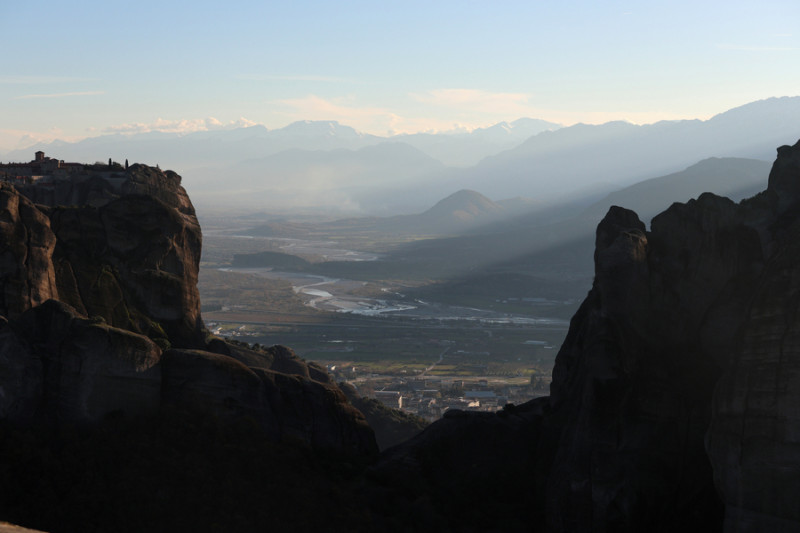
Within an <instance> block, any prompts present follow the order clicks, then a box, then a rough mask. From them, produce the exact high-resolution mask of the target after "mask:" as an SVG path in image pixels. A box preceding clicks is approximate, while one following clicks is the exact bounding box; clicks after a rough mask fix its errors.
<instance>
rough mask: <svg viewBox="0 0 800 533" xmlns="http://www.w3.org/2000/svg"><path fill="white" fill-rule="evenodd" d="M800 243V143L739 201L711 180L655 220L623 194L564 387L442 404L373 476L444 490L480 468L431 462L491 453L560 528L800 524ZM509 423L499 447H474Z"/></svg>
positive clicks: (523, 506)
mask: <svg viewBox="0 0 800 533" xmlns="http://www.w3.org/2000/svg"><path fill="white" fill-rule="evenodd" d="M798 242H800V143H798V144H796V145H795V146H793V147H789V146H784V147H781V148H779V149H778V158H777V160H776V162H775V164H774V166H773V168H772V171H771V173H770V177H769V183H768V188H767V190H766V191H764V192H762V193H760V194H758V195H757V196H755V197H753V198H750V199H747V200H743V201H742V202H740V203H739V204H735V203H734V202H732V201H730V200H728V199H727V198H722V197H718V196H715V195H713V194H710V193H706V194H703V195H701V196H700V197H699V198H697V199H696V200H690V201H689V202H687V203H685V204H679V203H676V204H673V205H672V206H671V207H670V208H669V209H667V210H666V211H664V212H663V213H661V214H660V215H658V216H657V217H655V218H654V219H653V221H652V224H651V228H650V231H647V230H646V228H645V226H644V224H642V222H641V221H640V220H639V218H638V217H637V216H636V214H635V213H634V212H632V211H629V210H626V209H623V208H620V207H612V208H611V209H610V210H609V212H608V214H607V215H606V217H605V218H604V219H603V221H602V222H600V224H599V225H598V228H597V236H596V249H595V280H594V284H593V287H592V289H591V291H590V292H589V294H588V296H587V297H586V299H585V301H584V302H583V304H582V305H581V307H580V309H579V311H578V312H577V313H576V315H575V316H574V317H573V319H572V322H571V324H570V329H569V333H568V335H567V338H566V340H565V342H564V344H563V346H562V348H561V350H560V351H559V353H558V356H557V359H556V366H555V368H554V371H553V381H552V385H551V390H550V392H551V395H550V397H549V398H543V399H539V400H534V401H533V402H530V403H529V404H526V405H524V406H519V407H517V408H515V410H516V414H515V413H514V412H513V411H512V412H510V413H509V412H501V413H498V414H496V415H490V416H486V415H480V416H478V415H470V414H468V413H462V414H456V413H454V414H452V415H450V416H448V417H445V420H443V421H441V422H438V423H436V424H433V425H432V426H431V427H430V428H429V429H428V430H426V431H425V432H424V433H422V434H421V435H420V436H418V437H417V438H415V439H413V440H412V441H410V442H408V443H406V444H404V445H402V446H400V447H398V448H396V449H394V450H392V451H391V452H390V454H388V455H385V456H384V457H383V458H382V460H381V462H380V463H379V464H378V465H377V466H376V467H375V469H374V470H375V475H376V478H377V479H378V480H381V482H382V483H383V484H384V485H385V486H387V487H388V486H391V485H392V484H393V483H402V482H403V480H407V479H410V478H413V477H414V476H420V477H422V478H424V479H427V480H429V486H428V490H429V491H430V492H431V493H432V494H433V495H434V497H435V495H436V494H439V493H441V492H442V491H445V490H447V488H448V487H450V488H452V484H453V483H456V482H462V483H464V482H468V481H469V479H470V478H469V477H466V476H461V474H456V476H455V477H452V476H451V477H447V469H446V468H444V467H442V466H441V463H439V462H436V461H431V460H430V458H431V457H447V456H448V455H453V456H457V457H460V458H461V459H460V464H461V465H462V467H463V465H468V464H470V463H471V462H473V461H475V462H484V463H485V464H489V465H493V467H494V471H496V472H499V473H500V474H498V475H489V476H488V477H487V479H485V482H486V483H487V484H492V483H494V484H496V483H497V482H498V481H500V480H501V479H505V478H504V476H505V475H506V473H507V472H509V471H510V470H511V468H513V466H512V465H513V464H515V463H516V464H517V467H518V468H519V470H520V472H522V473H524V474H525V475H526V476H528V481H529V483H528V484H527V485H526V486H519V487H518V488H519V491H518V493H517V502H518V505H517V507H516V509H517V510H518V511H519V512H525V513H527V514H528V516H529V517H530V518H531V522H530V523H532V524H540V523H544V524H546V527H547V530H549V531H565V532H566V531H569V532H575V531H678V530H695V531H696V530H708V531H716V530H722V529H724V530H725V531H731V532H733V531H797V530H799V529H800V510H798V507H797V505H796V502H797V500H798V497H800V466H798V465H800V430H798V428H800V321H798V317H800V314H798V309H800V307H799V306H800V245H798ZM498 428H500V429H498ZM498 431H500V433H499V434H500V435H503V437H502V438H501V437H498V439H499V441H498V442H501V443H502V446H501V448H502V450H497V451H496V452H495V453H497V454H501V455H500V456H495V455H493V454H491V453H488V454H487V453H485V446H483V445H482V446H480V447H476V448H474V449H473V448H472V447H471V446H469V445H467V446H465V445H463V444H462V443H463V442H464V441H465V440H466V439H467V437H466V435H467V434H469V435H470V436H471V437H472V438H476V436H477V435H483V437H480V438H482V439H487V438H489V435H491V434H496V433H497V432H498ZM457 435H462V438H459V439H455V441H454V437H455V436H457ZM510 435H513V436H510ZM456 441H457V442H456ZM515 443H516V444H515ZM520 443H524V446H523V447H520ZM489 447H490V448H492V447H491V445H489ZM492 449H493V448H492ZM470 450H471V451H470ZM503 450H508V452H507V453H504V451H503ZM467 503H468V504H471V505H476V506H479V505H480V501H471V500H469V499H467ZM508 526H509V527H508V529H509V530H515V529H520V530H523V529H524V527H519V528H518V527H517V526H516V525H515V524H508Z"/></svg>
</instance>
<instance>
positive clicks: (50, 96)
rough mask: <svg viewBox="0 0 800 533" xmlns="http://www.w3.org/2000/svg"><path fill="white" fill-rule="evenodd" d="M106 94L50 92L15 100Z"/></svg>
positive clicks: (23, 96) (94, 92)
mask: <svg viewBox="0 0 800 533" xmlns="http://www.w3.org/2000/svg"><path fill="white" fill-rule="evenodd" d="M101 94H106V92H105V91H80V92H74V93H50V94H25V95H22V96H17V97H15V98H14V100H32V99H37V98H69V97H71V96H98V95H101Z"/></svg>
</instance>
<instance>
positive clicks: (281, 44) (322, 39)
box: [0, 0, 800, 149]
mask: <svg viewBox="0 0 800 533" xmlns="http://www.w3.org/2000/svg"><path fill="white" fill-rule="evenodd" d="M0 19H2V21H3V42H4V45H3V53H2V54H1V55H0V67H2V68H1V69H0V149H10V148H14V147H17V146H19V145H20V144H24V143H26V142H28V144H29V140H30V139H31V138H35V139H52V138H62V139H78V138H81V137H86V136H92V135H99V134H101V133H104V132H110V131H128V132H130V131H148V130H153V129H162V130H165V131H166V130H169V131H192V130H197V129H206V128H209V127H223V126H228V127H229V126H231V125H234V124H249V123H259V124H264V125H265V126H267V127H268V128H279V127H282V126H285V125H286V124H289V123H290V122H293V121H295V120H301V119H311V120H338V121H340V122H342V123H344V124H348V125H351V126H353V127H355V128H357V129H360V130H362V131H367V132H370V133H376V134H382V135H383V134H386V133H387V132H388V131H396V132H412V131H420V130H431V129H432V130H446V129H449V128H452V127H453V126H454V125H455V124H459V125H463V126H466V127H476V126H485V125H489V124H493V123H496V122H499V121H502V120H514V119H516V118H520V117H523V116H528V117H532V118H542V119H546V120H552V121H555V122H561V123H564V124H572V123H575V122H589V123H599V122H605V121H607V120H612V119H621V120H629V121H631V122H637V123H646V122H653V121H656V120H659V119H675V118H708V117H710V116H712V115H714V114H716V113H719V112H722V111H725V110H727V109H729V108H731V107H736V106H739V105H742V104H745V103H747V102H750V101H753V100H759V99H762V98H768V97H771V96H786V95H792V96H793V95H797V94H800V69H798V68H797V65H800V29H798V28H799V27H800V2H797V0H785V1H771V0H764V1H761V2H754V1H747V2H742V1H725V2H723V1H708V2H698V1H693V2H684V1H670V2H660V1H648V2H633V1H613V0H612V1H602V2H601V1H563V2H555V1H546V2H544V1H530V0H528V1H494V2H486V1H468V0H460V1H434V0H428V1H426V2H416V1H403V2H376V1H374V0H372V1H369V2H361V1H358V2H348V1H337V2H308V1H306V2H303V1H298V2H292V3H289V2H243V1H236V0H233V1H229V2H221V1H217V2H208V1H196V0H195V1H192V2H173V1H169V0H162V1H158V2H154V1H149V0H136V1H125V2H109V1H108V0H106V1H103V2H99V1H82V2H60V1H59V2H56V1H36V0H26V1H24V2H22V1H17V0H0ZM26 136H27V137H26Z"/></svg>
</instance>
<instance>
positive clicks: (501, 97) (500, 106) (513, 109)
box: [410, 89, 533, 117]
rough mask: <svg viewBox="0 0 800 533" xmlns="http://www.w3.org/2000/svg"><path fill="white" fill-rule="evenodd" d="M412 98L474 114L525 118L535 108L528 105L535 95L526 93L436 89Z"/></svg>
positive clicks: (415, 94)
mask: <svg viewBox="0 0 800 533" xmlns="http://www.w3.org/2000/svg"><path fill="white" fill-rule="evenodd" d="M410 96H411V98H412V99H414V100H416V101H418V102H421V103H424V104H429V105H433V106H437V107H447V108H457V109H459V110H463V111H464V112H468V113H471V114H474V113H491V114H495V115H505V116H518V117H519V116H525V115H526V114H527V113H529V112H530V111H531V110H532V109H533V108H532V107H531V106H530V104H529V103H528V102H529V100H530V99H531V98H532V97H533V95H530V94H526V93H492V92H488V91H481V90H478V89H435V90H432V91H428V92H425V93H412V94H411V95H410Z"/></svg>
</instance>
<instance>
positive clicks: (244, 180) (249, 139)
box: [0, 96, 800, 216]
mask: <svg viewBox="0 0 800 533" xmlns="http://www.w3.org/2000/svg"><path fill="white" fill-rule="evenodd" d="M797 124H800V96H792V97H789V96H786V97H779V98H769V99H766V100H760V101H757V102H752V103H748V104H746V105H743V106H741V107H737V108H734V109H731V110H729V111H726V112H724V113H721V114H719V115H716V116H714V117H712V118H710V119H708V120H679V121H662V122H657V123H654V124H646V125H635V124H631V123H627V122H619V121H617V122H608V123H605V124H600V125H587V124H575V125H573V126H568V127H563V126H562V125H560V124H555V123H552V122H547V121H543V120H537V119H529V118H524V119H519V120H516V121H513V122H501V123H498V124H496V125H494V126H491V127H488V128H480V129H476V130H473V131H471V132H449V133H436V134H434V133H416V134H406V135H394V136H390V137H381V136H376V135H370V134H365V133H361V132H358V131H356V130H355V129H353V128H351V127H349V126H346V125H343V124H340V123H338V122H334V121H302V122H296V123H293V124H290V125H289V126H286V127H284V128H281V129H276V130H268V129H267V128H265V127H263V126H252V127H247V128H239V129H233V130H214V131H203V132H194V133H188V134H179V133H164V132H149V133H140V134H109V135H101V136H98V137H91V138H87V139H84V140H82V141H79V142H75V143H68V142H64V141H54V142H52V143H48V144H39V145H35V146H31V147H28V148H25V149H24V150H18V151H12V152H8V153H5V154H0V159H5V160H6V161H27V160H28V159H29V158H30V154H31V152H33V151H37V150H38V151H42V152H48V153H58V155H59V157H63V158H65V159H66V160H73V161H96V160H98V159H100V160H105V159H106V158H108V157H111V158H113V159H114V160H123V159H125V158H130V159H131V160H132V161H133V160H136V161H152V162H153V163H159V165H160V166H161V167H162V168H170V169H173V170H176V171H177V172H179V173H180V174H181V175H182V176H183V178H184V181H183V184H184V186H185V187H186V189H187V191H188V192H189V193H190V194H191V195H192V198H193V199H194V201H195V204H196V205H197V206H198V209H199V212H200V213H201V216H202V214H203V213H204V212H210V211H214V210H225V209H230V208H232V207H235V208H236V209H238V210H241V209H242V208H245V209H252V210H262V211H264V212H268V213H272V214H273V215H275V214H297V213H306V214H315V215H332V216H353V215H380V216H391V215H396V214H408V213H419V212H421V211H423V210H424V209H427V208H429V207H430V206H431V205H433V204H434V203H435V202H437V201H439V200H441V199H442V198H445V197H447V196H449V195H450V194H452V193H454V192H455V191H459V190H462V189H470V190H474V191H477V192H479V193H481V194H482V195H484V196H486V197H488V198H489V199H491V200H492V201H495V202H496V201H499V200H508V199H512V198H520V197H521V198H523V199H525V200H527V201H533V202H536V203H545V204H551V205H558V204H559V203H563V202H565V201H568V200H574V199H575V198H579V197H580V198H585V199H587V200H586V201H587V202H589V203H590V202H591V201H593V200H596V199H598V198H601V197H603V196H605V195H606V194H608V193H609V192H611V191H614V190H619V189H622V188H623V187H627V186H629V185H632V184H634V183H637V182H640V181H643V180H646V179H650V178H655V177H658V176H663V175H667V174H670V173H674V172H678V171H681V170H683V169H685V168H687V167H689V166H691V165H693V164H695V163H697V162H698V161H701V160H703V159H707V158H710V157H737V158H750V159H757V160H761V161H771V160H772V158H773V154H774V147H775V146H778V145H781V144H783V143H785V142H786V139H787V138H788V139H791V138H798V137H800V128H798V127H797Z"/></svg>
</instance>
